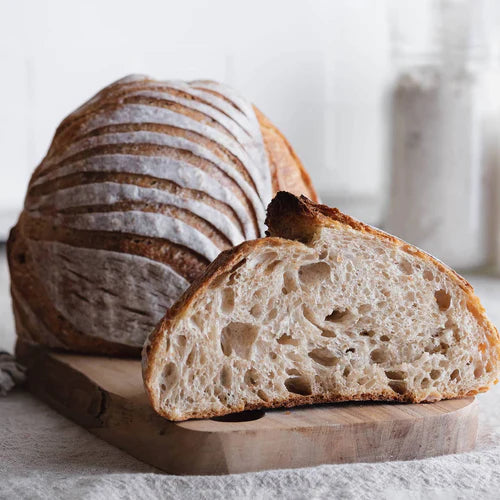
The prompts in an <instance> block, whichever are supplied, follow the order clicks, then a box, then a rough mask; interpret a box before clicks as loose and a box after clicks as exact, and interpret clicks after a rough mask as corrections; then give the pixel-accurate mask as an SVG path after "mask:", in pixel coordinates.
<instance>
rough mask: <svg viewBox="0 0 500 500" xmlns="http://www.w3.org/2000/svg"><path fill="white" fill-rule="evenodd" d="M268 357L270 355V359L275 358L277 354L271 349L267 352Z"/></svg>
mask: <svg viewBox="0 0 500 500" xmlns="http://www.w3.org/2000/svg"><path fill="white" fill-rule="evenodd" d="M269 357H270V358H271V359H276V358H277V357H278V355H277V354H276V353H275V352H273V351H271V352H270V353H269Z"/></svg>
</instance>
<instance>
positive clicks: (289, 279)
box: [283, 271, 299, 295]
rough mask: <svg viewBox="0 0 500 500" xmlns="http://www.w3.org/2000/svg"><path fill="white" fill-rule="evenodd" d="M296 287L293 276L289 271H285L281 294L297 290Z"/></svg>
mask: <svg viewBox="0 0 500 500" xmlns="http://www.w3.org/2000/svg"><path fill="white" fill-rule="evenodd" d="M298 288H299V287H298V286H297V282H296V281H295V276H294V275H293V274H292V273H291V272H290V271H287V272H286V273H285V274H284V275H283V294H284V295H287V294H288V293H290V292H294V291H296V290H298Z"/></svg>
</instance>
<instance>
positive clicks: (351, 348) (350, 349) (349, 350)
mask: <svg viewBox="0 0 500 500" xmlns="http://www.w3.org/2000/svg"><path fill="white" fill-rule="evenodd" d="M345 352H346V354H348V353H350V352H356V349H354V347H349V349H346V350H345Z"/></svg>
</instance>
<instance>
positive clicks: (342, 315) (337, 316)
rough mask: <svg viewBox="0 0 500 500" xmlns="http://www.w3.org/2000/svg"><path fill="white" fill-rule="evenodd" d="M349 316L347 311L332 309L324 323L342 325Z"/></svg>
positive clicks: (349, 313)
mask: <svg viewBox="0 0 500 500" xmlns="http://www.w3.org/2000/svg"><path fill="white" fill-rule="evenodd" d="M350 316H351V312H350V311H349V309H345V310H343V311H342V310H340V309H334V310H333V311H332V312H331V313H330V314H329V315H328V316H326V317H325V321H329V322H330V323H343V322H344V321H346V320H347V319H348V318H349V317H350Z"/></svg>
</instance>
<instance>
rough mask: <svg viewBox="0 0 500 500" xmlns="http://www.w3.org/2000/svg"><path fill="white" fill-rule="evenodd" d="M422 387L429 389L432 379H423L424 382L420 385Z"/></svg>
mask: <svg viewBox="0 0 500 500" xmlns="http://www.w3.org/2000/svg"><path fill="white" fill-rule="evenodd" d="M420 385H421V387H422V389H427V388H428V387H429V386H430V385H431V381H430V379H428V378H427V377H425V378H424V379H422V382H421V383H420Z"/></svg>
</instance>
